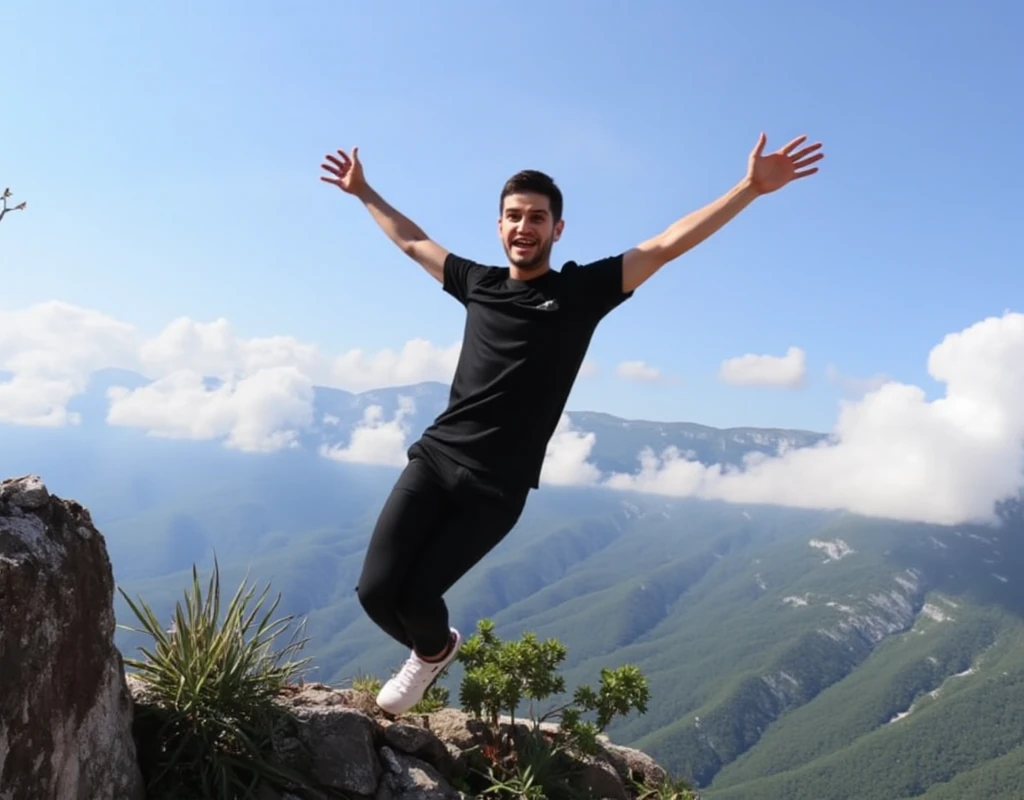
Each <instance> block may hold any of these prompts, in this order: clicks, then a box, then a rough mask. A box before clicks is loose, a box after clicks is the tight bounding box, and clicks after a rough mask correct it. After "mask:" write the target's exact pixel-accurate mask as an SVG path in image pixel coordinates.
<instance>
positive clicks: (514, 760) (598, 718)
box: [457, 619, 650, 799]
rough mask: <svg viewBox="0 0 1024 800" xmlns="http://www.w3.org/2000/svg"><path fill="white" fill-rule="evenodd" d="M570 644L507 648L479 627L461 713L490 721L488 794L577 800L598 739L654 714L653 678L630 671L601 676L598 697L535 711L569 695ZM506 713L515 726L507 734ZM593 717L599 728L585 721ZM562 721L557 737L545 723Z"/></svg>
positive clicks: (464, 654)
mask: <svg viewBox="0 0 1024 800" xmlns="http://www.w3.org/2000/svg"><path fill="white" fill-rule="evenodd" d="M566 654H567V651H566V647H565V645H563V644H562V643H561V642H559V641H558V640H556V639H548V640H547V641H544V642H541V641H539V640H538V639H537V637H536V636H535V635H534V634H532V633H525V634H523V636H522V637H521V638H520V640H519V641H511V642H504V641H502V640H501V639H499V638H498V636H497V635H495V633H494V623H493V621H491V620H489V619H484V620H481V621H480V622H478V623H477V631H476V633H474V634H473V635H472V636H470V637H468V638H467V639H466V641H465V643H464V644H463V646H462V649H461V650H460V651H459V655H458V656H457V660H458V661H459V662H460V663H461V664H462V665H463V666H464V667H465V675H464V677H463V680H462V685H461V688H460V692H459V699H460V702H461V704H462V708H463V710H464V711H466V712H467V713H471V714H473V715H474V716H476V717H477V718H478V719H486V720H487V722H488V724H489V725H490V726H491V728H492V730H493V732H494V734H495V735H496V738H497V742H498V744H497V745H495V746H492V747H488V748H485V752H484V755H485V756H486V761H487V766H486V772H485V773H482V776H483V777H484V778H485V779H486V785H485V786H484V787H482V788H481V789H480V791H482V792H483V793H485V794H497V795H499V796H507V797H521V798H533V797H547V798H553V799H554V798H573V797H576V796H578V795H579V792H578V790H577V789H575V788H574V780H573V779H574V777H575V775H576V764H577V761H576V759H575V758H574V757H575V756H580V755H583V756H586V755H591V754H593V753H595V752H596V751H597V749H598V744H597V737H598V735H599V734H600V733H602V732H603V731H604V730H605V729H606V728H607V727H608V725H609V724H610V723H611V722H612V720H613V719H614V718H615V717H616V716H620V715H621V716H625V715H627V714H629V713H630V712H631V711H633V710H636V711H639V712H640V713H641V714H644V713H646V712H647V702H648V700H649V699H650V691H649V689H648V685H647V679H646V678H645V677H644V675H643V674H642V673H641V672H640V670H639V669H638V668H637V667H635V666H631V665H625V666H622V667H619V668H617V669H603V670H601V681H600V685H599V687H598V688H597V689H596V690H595V689H594V688H592V687H590V686H580V687H578V688H577V689H576V690H575V692H574V693H573V695H572V700H571V701H570V702H569V703H566V704H565V705H562V706H558V707H556V708H553V709H551V710H550V711H548V712H546V713H545V714H543V715H538V714H537V713H536V712H535V705H536V704H537V703H539V702H541V701H544V700H547V699H548V698H550V697H551V696H553V695H558V694H562V693H564V692H565V678H564V677H563V676H561V675H559V674H558V673H557V669H558V666H559V665H560V664H561V663H562V662H563V661H564V660H565V657H566ZM524 700H529V701H530V710H529V721H530V723H531V724H530V726H529V732H528V733H527V735H526V736H525V737H523V736H519V735H518V734H517V731H516V728H515V724H514V723H515V713H516V709H517V708H518V707H519V706H520V704H521V703H522V702H523V701H524ZM502 713H506V714H508V716H509V718H510V719H511V721H512V723H513V725H511V726H509V730H508V733H507V735H502V726H500V725H499V722H500V717H501V715H502ZM587 714H593V716H594V720H593V721H584V716H585V715H587ZM555 718H557V719H559V726H558V732H557V734H555V733H548V732H546V731H545V730H544V729H543V728H541V723H542V722H544V721H546V720H548V719H555Z"/></svg>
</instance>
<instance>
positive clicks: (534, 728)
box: [121, 561, 692, 800]
mask: <svg viewBox="0 0 1024 800" xmlns="http://www.w3.org/2000/svg"><path fill="white" fill-rule="evenodd" d="M246 584H247V581H245V580H243V581H242V583H241V585H240V586H239V588H238V590H237V592H236V593H235V595H234V597H233V598H232V599H231V601H230V603H229V604H228V607H227V610H226V612H225V614H224V616H223V619H222V618H221V593H220V570H219V565H218V564H217V562H216V561H215V562H214V569H213V574H212V575H211V577H210V582H209V586H208V589H207V591H206V593H205V595H204V593H203V590H202V587H201V586H200V583H199V577H198V570H197V567H196V565H195V564H193V566H192V588H191V591H190V592H187V593H186V594H185V601H184V607H182V603H181V602H178V603H177V604H176V607H175V612H174V615H173V626H172V630H171V631H165V630H164V629H163V627H162V626H161V624H160V622H159V620H158V618H157V616H156V615H155V614H154V613H153V611H152V609H151V608H150V607H149V605H147V604H146V602H145V601H143V600H141V599H140V600H139V601H138V603H136V602H133V601H132V600H131V599H130V598H128V596H127V594H125V593H124V592H123V590H122V591H121V594H122V595H123V596H124V598H125V601H126V602H127V603H128V605H129V607H130V608H131V609H132V611H133V612H134V613H135V615H136V617H137V619H138V620H139V621H140V623H141V624H142V629H141V630H135V629H132V630H135V632H136V633H140V634H144V635H146V636H148V637H150V638H151V639H152V640H153V643H154V645H153V647H152V648H149V647H141V648H140V649H141V651H142V653H143V655H144V656H145V658H144V659H132V658H126V659H125V664H126V665H127V666H129V667H133V668H135V669H136V670H137V672H136V676H137V677H138V678H139V679H140V680H141V681H142V682H143V683H144V685H145V687H146V690H147V691H146V695H145V698H144V699H143V700H142V701H141V702H140V704H139V705H140V708H139V709H138V712H137V715H136V724H137V725H138V726H139V729H140V730H141V731H142V735H141V736H140V738H141V739H142V740H143V741H144V742H147V743H148V747H147V748H146V749H145V751H144V752H142V753H140V762H141V763H142V767H143V773H144V775H145V777H146V780H147V792H148V796H150V797H155V798H159V799H160V800H177V798H185V797H206V798H218V800H235V798H239V797H244V798H256V797H257V796H258V793H259V792H260V790H261V788H262V785H264V784H266V785H269V786H276V787H278V788H280V789H287V788H289V785H291V786H293V787H294V786H298V787H301V788H308V789H312V788H313V787H312V786H310V784H309V782H308V780H307V779H306V778H305V777H304V776H302V775H299V774H296V773H294V772H292V771H290V770H286V769H284V768H283V767H282V766H281V765H280V764H279V763H277V762H276V760H275V759H274V758H273V744H272V736H273V733H274V731H275V729H276V727H277V725H278V723H280V722H282V721H284V720H285V719H287V718H288V717H289V714H288V712H287V711H285V710H284V708H283V707H282V706H281V705H280V704H278V703H275V702H274V701H275V700H276V699H277V698H278V697H279V696H280V694H281V693H282V690H283V689H284V688H285V687H286V686H287V685H288V684H290V683H292V682H294V680H295V679H296V678H298V677H299V676H301V675H302V674H303V668H304V667H305V665H306V664H307V663H308V662H309V659H308V658H307V659H302V660H299V661H295V660H292V659H291V656H292V655H293V654H294V653H295V652H297V651H298V650H300V649H302V647H303V646H304V645H305V643H306V641H307V640H305V639H301V640H299V639H297V638H296V635H297V633H298V632H299V630H301V626H300V627H299V628H297V629H296V630H295V632H294V633H293V635H292V639H291V641H290V642H289V643H288V644H287V645H286V646H284V647H283V648H281V649H275V647H274V645H275V642H276V640H277V639H278V637H279V636H280V635H281V634H283V633H284V632H285V631H286V630H287V628H288V627H289V625H290V623H291V622H292V618H291V617H284V618H282V619H278V620H274V621H272V617H273V615H274V613H275V611H276V609H277V606H278V603H279V602H280V596H279V597H278V598H277V600H275V601H274V603H273V604H272V605H271V606H270V608H269V609H264V608H263V605H264V602H265V600H266V597H267V592H268V591H269V586H268V587H266V588H265V589H264V590H263V593H262V594H261V595H260V596H259V597H258V598H256V600H255V602H253V598H254V596H255V588H250V587H247V585H246ZM566 653H567V651H566V648H565V645H563V644H562V643H561V642H558V641H557V640H553V639H549V640H547V641H545V642H540V641H538V640H537V638H536V636H535V635H533V634H531V633H526V634H524V635H523V636H522V638H521V639H520V640H519V641H512V642H503V641H501V640H500V639H499V638H498V637H497V636H496V635H495V633H494V623H493V621H491V620H489V619H484V620H481V621H480V622H479V623H478V626H477V632H476V633H475V634H473V635H472V636H470V637H469V638H468V639H467V640H466V642H465V644H464V646H463V648H462V649H461V650H460V652H459V656H458V662H459V663H461V664H462V665H464V666H465V667H466V673H465V676H464V677H463V679H462V685H461V688H460V693H459V696H460V700H461V703H462V706H463V709H464V710H466V711H467V712H470V713H473V714H475V715H476V717H477V718H486V720H487V722H488V723H489V724H490V726H491V729H492V733H493V734H494V741H495V742H496V744H495V745H492V746H489V747H487V748H485V749H484V751H483V753H482V755H481V756H480V757H478V758H477V760H476V767H475V769H474V773H473V775H474V776H475V778H476V780H473V779H471V780H470V781H468V782H467V787H466V788H467V789H469V790H470V791H471V792H472V793H473V795H474V796H477V795H496V796H499V797H514V798H530V800H545V799H546V798H550V800H561V799H562V798H565V799H566V800H570V799H571V798H584V797H587V796H588V794H587V792H586V787H585V786H584V785H583V784H582V783H581V781H580V780H579V779H580V777H581V759H584V760H585V759H586V758H587V757H589V756H592V755H594V754H596V753H597V752H598V750H599V745H598V736H599V735H600V734H601V733H602V732H603V731H604V730H605V729H606V728H607V727H608V725H609V724H610V723H611V722H612V721H613V719H615V718H616V717H617V716H626V715H628V714H629V713H630V712H631V711H634V710H635V711H638V712H639V713H641V714H644V713H646V711H647V704H648V702H649V700H650V691H649V689H648V685H647V680H646V679H645V678H644V676H643V674H642V673H641V672H640V670H639V669H637V668H636V667H635V666H629V665H626V666H621V667H619V668H617V669H605V670H603V671H602V674H601V681H600V685H599V687H598V688H597V689H596V690H595V689H594V688H592V687H590V686H579V687H577V689H576V690H575V692H574V693H573V696H572V700H571V701H570V702H568V703H565V704H563V705H560V706H556V707H555V708H553V709H551V710H549V711H548V712H546V713H545V714H543V715H540V716H537V715H534V714H533V713H532V711H531V715H530V723H531V724H530V726H529V728H528V730H527V731H526V732H525V733H523V732H522V731H521V730H520V729H519V727H518V726H517V725H516V723H515V718H514V714H515V711H516V709H517V708H518V706H519V704H520V702H521V700H522V699H523V698H524V697H526V698H529V699H530V701H531V709H532V703H534V702H541V701H544V700H547V699H548V698H550V697H552V696H553V695H557V694H559V693H561V692H564V691H565V679H564V677H563V676H561V675H559V674H558V673H557V668H558V666H559V664H561V662H562V661H563V660H564V659H565V657H566ZM380 686H381V682H380V680H379V679H377V678H375V677H374V676H372V675H365V674H362V675H358V676H356V677H355V678H354V679H353V680H352V687H353V688H354V689H355V690H357V691H362V692H367V693H370V694H376V693H377V692H378V691H379V690H380ZM448 699H449V692H448V690H447V689H446V688H444V687H442V686H438V685H435V686H432V687H431V688H430V689H429V690H428V692H427V695H426V696H425V697H424V699H423V700H422V701H421V702H420V703H419V704H418V705H417V706H416V707H415V708H413V709H412V713H430V712H432V711H437V710H439V709H441V708H444V707H446V706H447V704H448ZM503 712H506V713H508V714H510V715H512V717H513V718H512V724H511V725H503V724H502V721H501V715H502V713H503ZM587 714H593V716H594V719H593V720H592V721H584V716H585V715H587ZM552 718H558V719H560V724H559V725H558V726H556V729H555V730H554V731H552V730H551V729H550V728H545V727H543V726H542V724H543V723H544V722H546V721H547V720H548V719H552ZM339 757H342V754H339ZM636 789H637V791H638V792H639V793H640V794H641V796H643V797H645V798H654V797H657V798H668V799H672V798H679V800H684V799H685V798H689V797H692V795H691V794H689V793H688V789H687V788H686V786H685V784H683V783H680V782H676V781H666V782H664V783H663V785H658V786H652V785H640V784H638V785H637V786H636Z"/></svg>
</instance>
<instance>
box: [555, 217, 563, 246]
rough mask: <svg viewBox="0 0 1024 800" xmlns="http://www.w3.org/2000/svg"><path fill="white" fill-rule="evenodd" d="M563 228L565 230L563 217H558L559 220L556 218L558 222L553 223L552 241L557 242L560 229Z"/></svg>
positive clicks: (560, 236) (559, 236)
mask: <svg viewBox="0 0 1024 800" xmlns="http://www.w3.org/2000/svg"><path fill="white" fill-rule="evenodd" d="M563 230H565V220H564V219H560V220H558V222H556V223H555V230H554V236H553V239H554V241H556V242H557V241H558V240H559V239H561V238H562V231H563Z"/></svg>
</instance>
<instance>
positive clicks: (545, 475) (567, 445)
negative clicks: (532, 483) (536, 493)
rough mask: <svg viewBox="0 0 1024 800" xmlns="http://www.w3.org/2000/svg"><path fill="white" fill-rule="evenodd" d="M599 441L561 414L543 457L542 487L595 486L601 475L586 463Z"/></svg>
mask: <svg viewBox="0 0 1024 800" xmlns="http://www.w3.org/2000/svg"><path fill="white" fill-rule="evenodd" d="M596 441H597V437H596V436H595V435H594V434H593V433H586V432H583V431H578V430H576V429H575V428H574V427H573V425H572V422H571V420H570V419H569V415H568V414H562V416H561V418H560V419H559V420H558V427H556V428H555V432H554V434H553V435H552V436H551V439H550V440H549V441H548V446H547V452H546V453H545V454H544V463H543V466H542V467H541V474H540V480H541V483H546V484H550V485H553V486H569V485H576V486H578V485H581V484H589V483H596V482H597V480H598V479H599V478H600V477H601V471H600V470H599V469H598V468H597V467H596V466H594V465H593V464H591V463H590V462H589V461H588V460H587V459H589V458H590V452H591V450H593V449H594V443H595V442H596Z"/></svg>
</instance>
